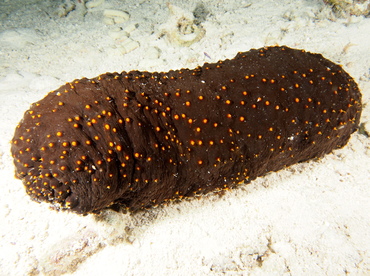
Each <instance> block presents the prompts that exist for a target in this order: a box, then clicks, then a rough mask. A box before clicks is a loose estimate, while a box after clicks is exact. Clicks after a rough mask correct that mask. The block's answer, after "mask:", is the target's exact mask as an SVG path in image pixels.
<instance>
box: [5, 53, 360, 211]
mask: <svg viewBox="0 0 370 276" xmlns="http://www.w3.org/2000/svg"><path fill="white" fill-rule="evenodd" d="M360 115H361V93H360V91H359V89H358V87H357V84H356V83H355V81H354V80H353V79H352V78H351V77H350V76H349V75H348V74H347V73H346V72H345V71H344V70H343V69H342V68H341V67H340V66H339V65H336V64H334V63H333V62H331V61H329V60H327V59H325V58H323V57H322V55H320V54H312V53H308V52H305V51H304V50H296V49H291V48H288V47H285V46H283V47H265V48H261V49H252V50H250V51H248V52H244V53H239V54H237V55H236V57H235V58H233V59H231V60H225V61H219V62H217V63H213V64H208V63H206V64H204V65H203V66H202V67H198V68H196V69H194V70H189V69H181V70H176V71H169V72H167V73H149V72H139V71H131V72H122V73H120V74H119V73H106V74H103V75H100V76H99V77H97V78H93V79H86V78H84V79H81V80H75V81H73V82H70V83H67V84H65V85H63V86H62V87H60V88H59V89H57V90H55V91H52V92H50V93H49V94H48V95H47V96H46V97H45V98H44V99H42V100H40V101H38V102H36V103H34V104H32V106H31V108H30V110H28V111H26V112H25V115H24V118H23V119H22V120H21V122H20V123H19V125H18V126H17V128H16V130H15V134H14V138H13V140H12V149H11V151H12V155H13V157H14V163H15V166H16V176H17V177H18V178H20V179H22V180H23V183H24V186H25V188H26V191H27V193H28V194H29V195H30V196H31V197H32V198H33V199H35V200H37V201H48V202H51V203H52V204H53V205H54V206H56V207H57V208H59V209H70V210H72V211H75V212H77V213H82V214H85V213H89V212H97V211H99V210H101V209H103V208H106V207H109V206H111V205H112V204H121V205H123V206H125V207H127V208H128V209H130V210H138V209H141V208H147V207H150V206H153V205H157V204H161V203H163V202H165V201H169V200H172V199H177V198H178V199H180V198H183V197H191V196H194V195H197V194H204V193H208V192H210V191H217V190H221V189H225V188H231V187H233V186H235V185H237V184H238V183H242V182H249V181H251V180H253V179H255V178H256V177H258V176H262V175H264V174H266V173H267V172H270V171H277V170H280V169H282V168H284V167H286V166H289V165H292V164H295V163H297V162H302V161H306V160H309V159H311V158H315V157H320V156H322V155H324V154H326V153H330V152H331V151H332V150H333V149H336V148H340V147H343V146H344V145H345V144H346V143H347V141H348V139H349V138H350V135H351V134H352V133H353V132H354V131H355V130H356V129H357V128H358V124H359V119H360Z"/></svg>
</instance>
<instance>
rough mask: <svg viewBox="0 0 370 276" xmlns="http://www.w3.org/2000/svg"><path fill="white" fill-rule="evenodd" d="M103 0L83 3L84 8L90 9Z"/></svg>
mask: <svg viewBox="0 0 370 276" xmlns="http://www.w3.org/2000/svg"><path fill="white" fill-rule="evenodd" d="M104 1H105V0H91V1H89V2H87V3H86V4H85V6H86V8H88V9H92V8H96V7H98V6H100V5H101V4H103V3H104Z"/></svg>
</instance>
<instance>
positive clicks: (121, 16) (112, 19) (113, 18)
mask: <svg viewBox="0 0 370 276" xmlns="http://www.w3.org/2000/svg"><path fill="white" fill-rule="evenodd" d="M103 15H104V17H105V18H108V19H109V20H106V19H104V23H106V24H108V25H112V24H119V23H123V22H126V21H127V20H129V19H130V15H129V14H128V13H127V12H125V11H120V10H110V9H108V10H104V12H103Z"/></svg>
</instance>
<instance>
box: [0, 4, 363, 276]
mask: <svg viewBox="0 0 370 276" xmlns="http://www.w3.org/2000/svg"><path fill="white" fill-rule="evenodd" d="M55 2H57V1H42V0H28V1H20V0H12V1H10V0H7V1H5V0H3V1H1V3H0V74H1V75H0V97H1V103H0V118H1V124H0V127H1V129H0V130H1V132H0V133H1V138H0V157H1V159H0V179H1V185H0V237H1V241H0V275H61V274H63V273H67V274H69V275H206V274H207V275H225V274H226V275H289V274H292V275H345V274H347V273H349V274H350V275H369V274H370V140H369V138H367V137H366V136H365V135H363V134H359V133H355V134H353V135H352V137H351V139H350V141H349V143H348V145H347V146H346V147H344V148H343V149H340V150H336V151H335V152H334V153H332V154H330V155H327V156H326V157H325V158H322V159H321V160H319V161H311V162H308V163H304V164H298V165H295V166H292V167H291V168H289V169H286V170H283V171H280V172H278V173H271V174H269V175H267V176H266V177H263V178H259V179H257V180H256V181H253V183H252V184H250V185H243V186H242V187H241V188H240V189H237V190H233V191H230V192H226V193H225V194H224V195H223V196H219V195H209V196H206V197H203V198H201V199H199V200H197V199H195V200H191V201H183V202H182V203H179V204H172V205H170V206H167V207H163V208H157V209H151V210H148V211H146V212H142V213H139V214H137V215H134V216H130V215H128V214H127V215H124V214H119V213H115V212H112V211H106V212H104V213H103V214H101V215H100V216H94V215H89V216H85V217H83V216H78V215H75V214H70V213H66V212H60V213H59V212H56V211H54V210H51V209H50V208H48V205H47V204H37V203H35V202H33V201H31V200H30V199H29V197H28V196H27V195H26V193H25V191H24V188H23V186H22V183H21V181H19V180H16V179H14V177H13V174H14V168H13V164H12V158H11V157H10V154H9V147H10V145H9V141H10V140H11V138H12V136H13V131H14V128H15V126H16V124H17V123H18V121H19V120H20V119H21V118H22V116H23V113H24V111H25V110H26V109H28V107H29V105H30V104H31V103H32V102H35V101H37V100H39V99H41V98H42V97H43V96H44V95H45V94H46V93H47V92H48V91H50V90H52V89H56V88H58V87H59V86H60V85H62V84H64V83H65V82H66V81H71V80H73V79H76V78H81V77H83V76H86V77H94V76H97V75H99V74H101V73H104V72H107V71H111V72H114V71H118V72H120V71H123V70H126V71H128V70H133V69H139V70H148V71H154V70H156V71H167V70H169V69H178V68H181V67H188V68H193V67H195V66H197V65H201V64H203V63H204V62H214V61H217V60H219V59H225V58H232V57H233V56H234V55H235V54H236V53H237V52H238V51H247V50H249V49H250V48H258V47H261V46H264V45H288V46H290V47H295V48H304V49H306V50H308V51H312V52H319V53H322V54H323V55H324V56H325V57H327V58H328V59H330V60H332V61H334V62H338V63H340V64H342V65H343V66H344V69H345V70H346V71H348V72H349V73H350V74H351V75H352V76H353V77H354V78H355V80H356V81H357V82H358V84H359V86H360V88H361V90H362V93H363V102H364V104H365V105H364V111H363V117H362V122H363V123H364V124H365V128H366V130H367V131H369V129H370V127H369V124H368V121H369V110H370V108H369V99H370V81H369V77H370V69H369V65H370V35H369V33H370V18H367V19H366V18H364V17H354V16H353V17H348V18H345V19H338V18H335V17H334V16H333V15H332V14H331V12H330V9H329V8H328V7H325V6H324V5H323V4H322V3H321V1H314V0H311V1H294V0H291V1H289V0H281V1H272V0H251V1H240V0H234V1H211V0H209V1H204V3H205V6H206V7H207V9H208V10H209V11H210V14H209V15H208V17H207V19H206V21H205V22H203V27H204V28H205V30H206V35H205V37H204V38H202V39H201V40H200V41H199V42H197V43H194V44H193V45H191V46H190V47H178V46H175V45H171V44H169V43H168V42H167V40H166V39H165V38H164V37H160V36H159V34H160V32H159V26H160V25H161V24H163V23H165V22H166V21H167V19H168V9H167V6H166V0H163V1H144V0H141V1H138V0H135V1H131V0H130V1H118V0H106V2H105V3H104V4H103V5H101V6H98V7H96V8H94V9H91V10H88V12H87V14H86V15H85V17H84V19H83V18H82V17H80V16H79V14H78V13H79V12H78V11H72V12H71V13H70V14H69V15H68V16H67V17H62V18H59V17H57V16H55V15H54V12H55V11H56V7H57V4H51V3H55ZM139 2H142V4H141V5H139V4H138V3H139ZM197 2H198V1H195V2H194V3H193V2H191V1H177V2H173V4H175V5H177V6H179V7H181V8H183V9H184V10H187V11H192V10H193V9H194V8H195V5H196V3H197ZM226 2H229V3H227V4H226ZM277 3H279V4H277ZM249 4H250V5H249ZM104 9H119V10H124V11H127V12H128V13H129V14H130V19H129V21H128V22H125V23H120V24H118V25H116V26H107V25H105V24H104V23H103V10H104ZM132 23H137V24H138V28H137V29H136V30H135V31H133V32H132V33H131V38H132V39H133V41H138V42H139V43H140V47H139V48H137V49H136V50H134V51H132V52H130V53H128V54H125V55H123V54H121V53H120V52H119V51H118V50H117V49H116V48H117V47H118V46H119V45H120V42H118V41H114V40H113V39H112V38H111V37H109V35H108V33H109V31H112V30H113V29H114V28H115V27H117V26H121V27H123V28H124V27H126V26H128V25H129V24H132ZM155 47H156V48H155ZM157 49H159V50H160V51H159V52H160V56H159V58H157V57H156V55H158V50H157ZM204 53H206V55H205V54H204ZM366 104H367V105H366Z"/></svg>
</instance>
